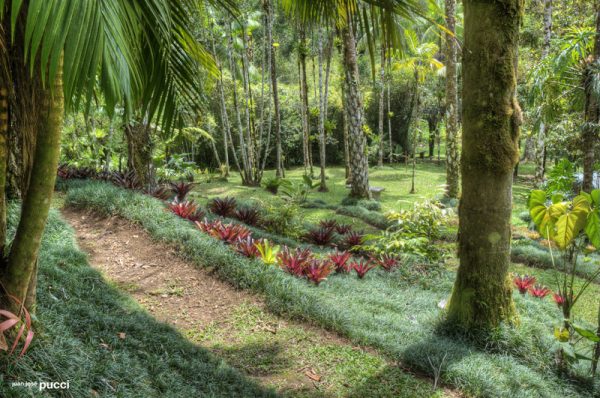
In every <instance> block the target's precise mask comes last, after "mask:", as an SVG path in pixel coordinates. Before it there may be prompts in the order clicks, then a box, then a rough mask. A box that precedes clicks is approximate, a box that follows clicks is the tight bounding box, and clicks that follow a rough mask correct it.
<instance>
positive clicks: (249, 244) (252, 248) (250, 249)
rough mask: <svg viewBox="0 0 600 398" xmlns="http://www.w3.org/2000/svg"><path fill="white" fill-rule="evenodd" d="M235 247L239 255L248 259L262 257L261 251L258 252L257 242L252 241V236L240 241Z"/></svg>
mask: <svg viewBox="0 0 600 398" xmlns="http://www.w3.org/2000/svg"><path fill="white" fill-rule="evenodd" d="M233 247H234V248H235V250H236V251H237V252H238V253H240V254H241V255H243V256H246V257H248V258H257V257H260V251H259V250H258V247H257V244H256V241H255V240H254V239H252V237H251V236H247V237H246V238H244V239H238V240H237V241H236V242H235V244H234V245H233Z"/></svg>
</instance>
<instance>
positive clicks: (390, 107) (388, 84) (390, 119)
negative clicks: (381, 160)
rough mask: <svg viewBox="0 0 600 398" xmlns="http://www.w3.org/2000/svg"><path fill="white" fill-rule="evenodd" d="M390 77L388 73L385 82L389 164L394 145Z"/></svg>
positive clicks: (391, 161)
mask: <svg viewBox="0 0 600 398" xmlns="http://www.w3.org/2000/svg"><path fill="white" fill-rule="evenodd" d="M388 64H389V62H388ZM391 85H392V83H391V78H390V76H389V74H388V82H387V121H388V140H389V143H390V144H389V145H390V149H389V150H390V159H389V160H390V164H391V163H394V145H393V142H392V106H391V102H392V100H391V98H390V94H391Z"/></svg>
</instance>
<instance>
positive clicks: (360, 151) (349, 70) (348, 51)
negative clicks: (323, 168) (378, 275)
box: [342, 10, 371, 198]
mask: <svg viewBox="0 0 600 398" xmlns="http://www.w3.org/2000/svg"><path fill="white" fill-rule="evenodd" d="M346 11H347V12H346V14H347V16H348V23H347V26H346V27H345V28H344V29H343V32H342V36H343V43H344V73H345V79H346V93H345V94H346V116H347V118H348V144H349V147H350V148H349V149H350V176H351V178H352V181H351V188H350V196H352V197H356V198H370V197H371V195H370V193H369V164H368V161H367V155H366V153H365V147H366V137H365V134H364V133H363V130H362V113H363V106H362V100H361V98H360V90H359V74H358V65H357V62H356V40H355V37H354V27H353V26H352V20H351V16H350V12H349V11H348V10H346Z"/></svg>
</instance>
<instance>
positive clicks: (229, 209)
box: [208, 196, 237, 217]
mask: <svg viewBox="0 0 600 398" xmlns="http://www.w3.org/2000/svg"><path fill="white" fill-rule="evenodd" d="M236 207H237V201H236V200H235V198H233V197H231V196H227V197H224V198H214V199H213V200H211V201H210V203H209V205H208V208H209V209H210V211H211V212H213V213H214V214H216V215H218V216H221V217H229V216H232V215H233V213H234V211H235V209H236Z"/></svg>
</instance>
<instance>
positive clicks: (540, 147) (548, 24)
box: [534, 0, 552, 185]
mask: <svg viewBox="0 0 600 398" xmlns="http://www.w3.org/2000/svg"><path fill="white" fill-rule="evenodd" d="M543 1H544V44H543V46H542V59H543V58H546V57H547V56H548V53H549V52H550V41H551V39H552V0H543ZM547 129H548V127H547V126H546V123H545V122H544V121H543V120H542V122H541V123H540V126H539V129H538V131H537V136H536V141H535V154H534V159H535V183H536V184H537V185H539V184H541V183H542V182H543V181H544V172H545V167H544V159H545V157H546V134H547Z"/></svg>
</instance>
